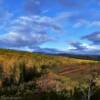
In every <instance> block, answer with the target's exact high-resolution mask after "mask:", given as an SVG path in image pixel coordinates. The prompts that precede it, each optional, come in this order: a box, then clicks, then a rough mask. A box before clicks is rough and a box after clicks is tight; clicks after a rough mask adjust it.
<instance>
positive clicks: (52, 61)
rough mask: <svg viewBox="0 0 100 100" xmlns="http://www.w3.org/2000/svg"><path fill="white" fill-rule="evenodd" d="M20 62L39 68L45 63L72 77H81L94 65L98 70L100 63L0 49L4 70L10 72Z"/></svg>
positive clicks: (54, 70) (60, 73)
mask: <svg viewBox="0 0 100 100" xmlns="http://www.w3.org/2000/svg"><path fill="white" fill-rule="evenodd" d="M22 62H24V63H25V65H26V67H34V66H35V67H39V68H40V67H41V66H42V65H47V67H48V68H49V69H50V70H52V71H53V72H56V73H58V74H59V75H67V76H70V77H72V78H81V77H82V76H83V75H87V74H88V73H89V71H90V69H91V68H92V67H96V69H97V70H98V69H99V65H100V64H99V61H94V60H83V59H76V58H71V57H63V56H52V55H44V54H38V53H29V52H22V51H14V50H7V49H0V64H1V65H3V69H4V71H5V72H7V73H9V72H11V69H12V68H13V66H15V65H16V66H18V65H19V64H20V63H22ZM98 71H100V69H99V70H98Z"/></svg>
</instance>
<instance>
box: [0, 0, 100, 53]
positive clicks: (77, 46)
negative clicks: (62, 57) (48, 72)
mask: <svg viewBox="0 0 100 100" xmlns="http://www.w3.org/2000/svg"><path fill="white" fill-rule="evenodd" d="M0 48H9V49H18V50H26V51H37V52H41V51H42V52H50V53H51V52H53V53H58V52H67V53H76V54H100V0H0Z"/></svg>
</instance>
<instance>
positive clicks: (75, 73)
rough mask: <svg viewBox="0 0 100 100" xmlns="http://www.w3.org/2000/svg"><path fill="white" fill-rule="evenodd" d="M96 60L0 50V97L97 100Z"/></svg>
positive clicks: (99, 98)
mask: <svg viewBox="0 0 100 100" xmlns="http://www.w3.org/2000/svg"><path fill="white" fill-rule="evenodd" d="M99 73H100V61H99V60H98V61H96V60H85V59H84V60H83V59H79V58H78V59H77V58H73V57H63V56H53V55H44V54H38V53H29V52H21V51H14V50H5V49H0V100H5V99H7V100H8V99H9V100H11V99H12V100H13V99H18V100H20V99H21V100H33V98H34V100H100V75H99Z"/></svg>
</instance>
